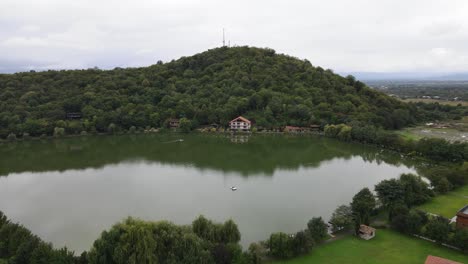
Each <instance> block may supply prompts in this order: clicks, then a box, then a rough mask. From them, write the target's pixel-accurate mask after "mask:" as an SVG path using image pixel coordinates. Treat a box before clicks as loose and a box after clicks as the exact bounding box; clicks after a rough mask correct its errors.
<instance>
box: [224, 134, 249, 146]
mask: <svg viewBox="0 0 468 264" xmlns="http://www.w3.org/2000/svg"><path fill="white" fill-rule="evenodd" d="M249 137H250V135H234V134H232V135H231V136H230V137H229V139H230V140H231V142H232V143H240V144H242V143H247V142H248V141H249Z"/></svg>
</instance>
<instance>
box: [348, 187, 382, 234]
mask: <svg viewBox="0 0 468 264" xmlns="http://www.w3.org/2000/svg"><path fill="white" fill-rule="evenodd" d="M375 204H376V203H375V197H374V195H373V194H372V193H371V191H370V190H369V188H364V189H362V190H361V191H359V192H358V193H357V194H356V195H354V197H353V201H352V202H351V210H352V212H353V216H354V219H355V228H356V227H357V230H356V233H357V231H358V229H359V227H358V226H359V225H360V224H365V225H369V222H370V214H371V212H372V210H374V208H375Z"/></svg>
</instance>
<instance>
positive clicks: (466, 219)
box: [457, 205, 468, 228]
mask: <svg viewBox="0 0 468 264" xmlns="http://www.w3.org/2000/svg"><path fill="white" fill-rule="evenodd" d="M457 227H458V228H464V227H468V205H466V206H465V207H463V208H462V209H460V211H458V213H457Z"/></svg>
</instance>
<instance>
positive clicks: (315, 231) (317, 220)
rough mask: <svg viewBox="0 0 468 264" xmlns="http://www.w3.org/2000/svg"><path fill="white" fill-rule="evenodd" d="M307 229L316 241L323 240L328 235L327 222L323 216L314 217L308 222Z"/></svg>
mask: <svg viewBox="0 0 468 264" xmlns="http://www.w3.org/2000/svg"><path fill="white" fill-rule="evenodd" d="M307 230H308V232H309V235H310V237H311V238H312V239H313V240H314V241H315V242H316V243H318V242H322V241H323V240H325V238H327V236H328V227H327V224H325V222H324V221H323V219H322V217H314V218H312V219H310V220H309V222H308V223H307Z"/></svg>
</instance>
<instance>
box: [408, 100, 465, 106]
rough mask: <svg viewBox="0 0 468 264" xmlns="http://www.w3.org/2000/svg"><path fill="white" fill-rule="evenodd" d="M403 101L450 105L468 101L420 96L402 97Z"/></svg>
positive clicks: (463, 103) (462, 103)
mask: <svg viewBox="0 0 468 264" xmlns="http://www.w3.org/2000/svg"><path fill="white" fill-rule="evenodd" d="M402 101H403V102H406V103H408V102H414V103H417V102H423V103H439V104H442V105H452V106H457V105H458V104H461V105H463V106H468V102H466V101H447V100H438V99H422V98H410V99H402Z"/></svg>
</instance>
